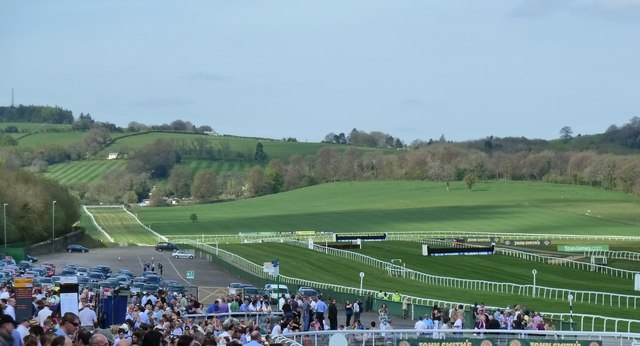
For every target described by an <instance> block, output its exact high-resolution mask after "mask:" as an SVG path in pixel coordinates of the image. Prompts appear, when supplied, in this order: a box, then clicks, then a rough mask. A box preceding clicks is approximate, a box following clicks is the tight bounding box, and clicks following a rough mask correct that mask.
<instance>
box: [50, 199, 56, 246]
mask: <svg viewBox="0 0 640 346" xmlns="http://www.w3.org/2000/svg"><path fill="white" fill-rule="evenodd" d="M51 250H52V252H56V201H53V203H51Z"/></svg>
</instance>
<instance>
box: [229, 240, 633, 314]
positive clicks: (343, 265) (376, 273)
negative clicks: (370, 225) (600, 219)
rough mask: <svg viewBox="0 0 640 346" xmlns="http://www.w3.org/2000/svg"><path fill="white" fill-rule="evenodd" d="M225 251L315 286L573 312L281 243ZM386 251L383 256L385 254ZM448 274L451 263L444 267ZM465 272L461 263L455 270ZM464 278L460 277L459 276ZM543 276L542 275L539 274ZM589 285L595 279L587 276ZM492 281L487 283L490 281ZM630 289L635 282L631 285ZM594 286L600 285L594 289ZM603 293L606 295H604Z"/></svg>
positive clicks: (590, 309)
mask: <svg viewBox="0 0 640 346" xmlns="http://www.w3.org/2000/svg"><path fill="white" fill-rule="evenodd" d="M220 246H221V248H222V249H224V250H227V251H230V252H232V253H235V254H238V255H240V256H242V257H244V258H246V259H248V260H250V261H252V262H254V263H257V264H262V263H264V262H267V261H271V260H273V259H274V258H278V259H279V261H280V273H281V274H282V275H285V276H292V277H298V278H303V279H307V280H312V281H319V282H325V283H333V284H336V285H343V286H350V287H359V284H360V277H359V273H360V272H361V271H362V272H364V273H365V277H364V283H363V287H364V288H365V289H371V290H376V291H377V290H384V291H389V292H394V291H396V290H398V291H399V292H400V293H401V294H407V295H412V296H417V297H429V298H434V299H441V300H445V301H454V302H461V303H466V304H473V303H475V302H478V303H479V302H484V303H485V304H487V305H490V306H508V305H509V306H512V305H514V304H524V305H527V306H529V307H530V308H531V309H533V310H535V311H545V312H568V304H567V303H566V302H560V301H556V300H551V299H542V298H532V297H525V296H518V295H508V294H504V293H497V292H479V291H469V290H463V289H456V288H453V287H442V286H432V285H426V284H423V283H418V282H416V281H411V280H408V279H403V278H398V277H390V276H388V274H387V272H386V271H384V270H380V269H375V268H373V267H367V266H366V265H364V264H361V263H356V262H354V261H351V260H348V259H343V258H338V257H335V256H331V255H327V254H323V253H319V252H316V251H311V250H308V249H306V248H301V247H297V246H292V245H286V244H280V243H263V244H223V245H220ZM383 252H385V251H380V252H379V253H380V254H382V253H383ZM458 260H459V261H461V262H462V261H467V262H468V263H467V266H466V269H464V271H463V272H462V273H457V272H456V270H455V269H453V268H452V270H450V272H449V273H448V274H449V275H448V276H455V277H464V275H466V274H468V273H470V272H472V271H481V270H482V271H484V270H485V268H482V269H478V268H477V267H476V266H475V262H476V261H478V256H462V257H460V258H459V259H458ZM440 265H441V266H442V267H444V269H446V268H447V266H448V264H442V263H441V264H440ZM461 267H464V266H463V265H461V264H457V267H456V268H461ZM458 274H460V275H458ZM539 275H540V273H539ZM586 278H587V279H585V280H584V281H585V283H586V281H587V280H588V279H589V278H590V277H589V276H586ZM487 279H488V278H487ZM598 280H600V281H602V280H608V277H603V276H601V277H599V278H598ZM564 283H565V281H559V282H556V283H555V285H554V286H555V287H563V286H564ZM629 284H631V281H630V280H629ZM593 285H595V283H594V284H593ZM600 291H603V290H600ZM573 311H574V313H580V314H594V315H601V316H611V317H618V318H629V319H637V318H638V315H639V312H638V310H633V309H626V308H618V307H608V306H600V305H598V306H594V305H592V304H586V303H577V302H576V303H574V305H573Z"/></svg>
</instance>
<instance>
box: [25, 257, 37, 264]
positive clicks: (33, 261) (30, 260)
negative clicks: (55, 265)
mask: <svg viewBox="0 0 640 346" xmlns="http://www.w3.org/2000/svg"><path fill="white" fill-rule="evenodd" d="M26 260H27V261H29V262H31V263H36V262H38V257H36V256H31V255H27V258H26Z"/></svg>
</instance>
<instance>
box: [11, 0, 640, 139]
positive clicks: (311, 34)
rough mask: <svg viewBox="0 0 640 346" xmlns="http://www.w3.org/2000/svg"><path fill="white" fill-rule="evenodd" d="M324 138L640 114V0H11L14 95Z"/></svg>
mask: <svg viewBox="0 0 640 346" xmlns="http://www.w3.org/2000/svg"><path fill="white" fill-rule="evenodd" d="M11 88H14V89H15V101H16V103H17V104H38V105H43V104H45V105H59V106H61V107H63V108H67V109H70V110H72V111H73V112H74V115H76V116H77V115H79V114H80V112H84V113H87V112H88V113H90V114H91V115H92V116H93V118H94V119H97V120H101V121H109V122H112V123H115V124H117V125H120V126H126V125H127V124H128V123H129V122H130V121H137V122H142V123H145V124H162V123H169V122H171V121H173V120H176V119H182V120H188V121H191V122H192V123H194V124H195V125H211V126H212V127H213V128H214V129H216V130H217V131H218V132H221V133H228V134H237V135H249V136H260V137H271V138H283V137H296V138H297V139H298V140H300V141H305V140H308V141H319V140H322V139H323V138H324V136H325V135H326V134H327V133H329V132H336V133H339V132H345V133H348V132H349V131H351V129H352V128H354V127H355V128H358V129H360V130H364V131H382V132H385V133H388V134H390V135H392V136H395V137H399V138H401V139H402V140H403V141H405V142H406V143H409V142H411V141H413V140H415V139H422V140H428V139H430V138H433V139H437V138H439V137H440V135H441V134H444V135H445V137H446V138H447V139H451V140H467V139H476V138H482V137H486V136H489V135H494V136H499V137H506V136H525V137H528V138H544V139H552V138H557V137H559V131H560V129H561V128H562V127H563V126H565V125H568V126H571V127H572V129H573V131H574V133H575V134H578V133H582V134H589V133H601V132H604V131H605V130H606V129H607V127H608V126H609V125H611V124H616V125H622V124H624V123H626V122H628V120H629V119H630V118H632V117H633V116H640V93H639V92H640V0H579V1H578V0H488V1H487V0H483V1H479V0H473V1H472V0H467V1H454V0H420V1H417V0H416V1H408V0H407V1H404V0H388V1H378V0H366V1H364V0H363V1H349V0H335V1H334V0H323V1H303V0H289V1H287V0H282V1H266V0H228V1H215V0H211V1H204V0H203V1H158V0H138V1H136V0H121V1H118V0H110V1H86V0H60V1H48V0H47V1H44V0H42V1H23V0H16V1H13V0H3V1H1V2H0V104H2V105H9V104H10V102H11Z"/></svg>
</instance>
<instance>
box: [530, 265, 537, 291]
mask: <svg viewBox="0 0 640 346" xmlns="http://www.w3.org/2000/svg"><path fill="white" fill-rule="evenodd" d="M531 273H532V274H533V298H535V297H536V274H538V271H537V270H535V269H534V270H532V271H531Z"/></svg>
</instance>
